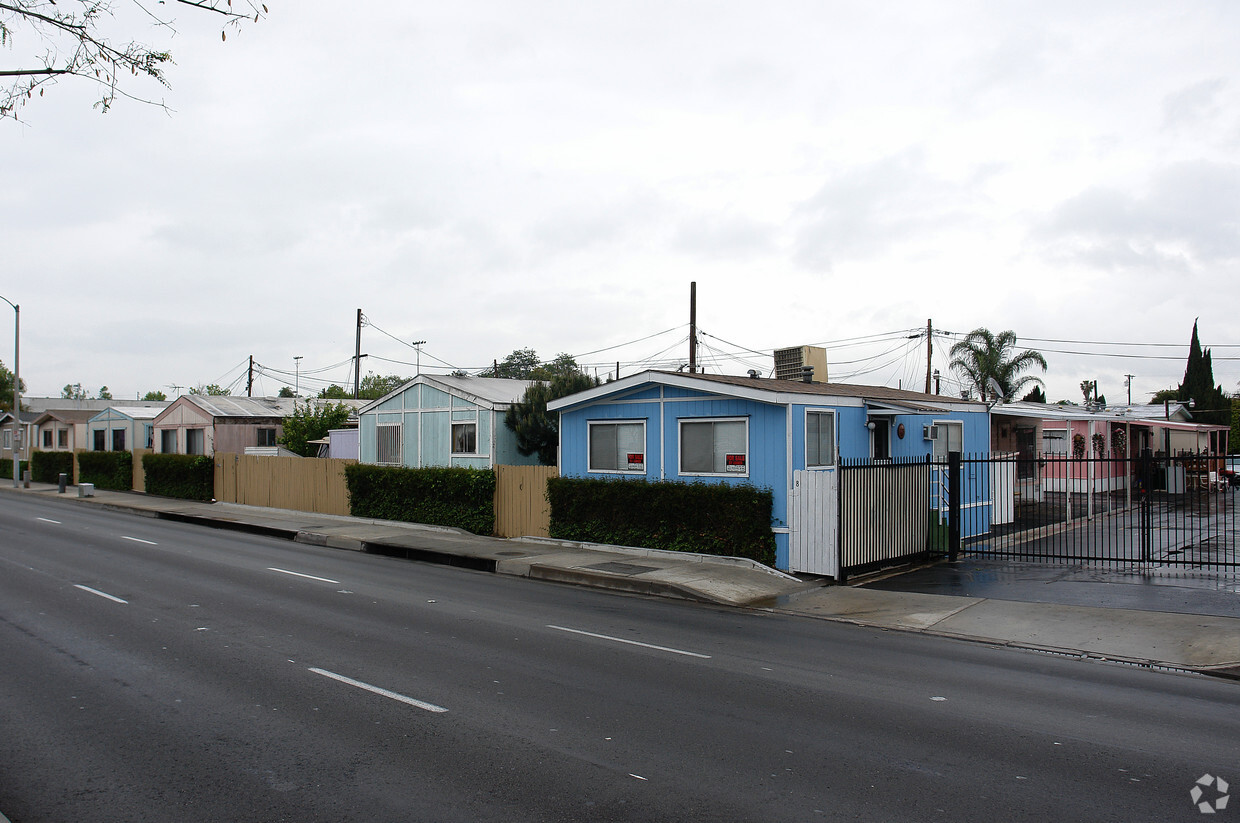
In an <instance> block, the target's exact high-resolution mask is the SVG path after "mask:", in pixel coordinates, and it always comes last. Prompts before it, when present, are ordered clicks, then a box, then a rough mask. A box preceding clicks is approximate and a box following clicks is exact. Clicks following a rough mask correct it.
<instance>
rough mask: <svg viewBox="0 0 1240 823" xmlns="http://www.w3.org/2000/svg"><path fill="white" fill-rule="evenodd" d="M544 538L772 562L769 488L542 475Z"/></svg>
mask: <svg viewBox="0 0 1240 823" xmlns="http://www.w3.org/2000/svg"><path fill="white" fill-rule="evenodd" d="M547 498H548V500H549V501H550V503H551V536H552V537H556V538H560V539H562V540H581V541H585V542H590V543H610V544H613V545H618V546H640V547H642V548H647V549H667V550H670V551H682V552H698V553H700V554H716V555H723V556H727V557H748V558H749V559H751V560H756V561H758V562H759V563H765V564H767V565H773V564H774V563H775V535H774V534H773V533H772V532H771V511H772V508H773V506H774V495H773V494H772V493H771V491H770V490H769V489H759V488H757V487H755V486H750V485H732V484H725V483H677V482H671V481H660V482H650V481H646V480H597V479H589V480H586V479H580V478H572V477H558V478H553V479H551V480H549V481H547Z"/></svg>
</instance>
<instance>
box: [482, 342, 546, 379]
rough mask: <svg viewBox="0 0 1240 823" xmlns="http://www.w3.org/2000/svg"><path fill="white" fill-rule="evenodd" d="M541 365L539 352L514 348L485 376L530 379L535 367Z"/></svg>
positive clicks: (484, 375) (485, 373)
mask: <svg viewBox="0 0 1240 823" xmlns="http://www.w3.org/2000/svg"><path fill="white" fill-rule="evenodd" d="M540 365H541V361H540V360H539V359H538V352H536V351H534V350H533V349H513V351H512V353H511V354H509V355H508V356H506V357H505V358H504V359H503V360H500V361H499V362H498V363H496V364H495V365H494V366H492V367H491V368H490V369H489V370H488V371H485V372H483V373H482V376H483V377H506V378H509V379H512V380H529V379H530V375H531V374H533V372H534V369H536V368H538V367H539V366H540Z"/></svg>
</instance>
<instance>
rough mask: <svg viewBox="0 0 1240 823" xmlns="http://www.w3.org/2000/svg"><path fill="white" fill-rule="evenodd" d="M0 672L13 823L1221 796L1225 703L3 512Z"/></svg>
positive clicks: (854, 635) (426, 570) (379, 566)
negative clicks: (1202, 784)
mask: <svg viewBox="0 0 1240 823" xmlns="http://www.w3.org/2000/svg"><path fill="white" fill-rule="evenodd" d="M0 660H2V661H3V663H2V665H0V707H2V708H3V720H2V721H0V812H2V813H4V814H5V815H7V816H8V817H9V818H10V819H11V820H12V821H13V823H28V822H29V821H44V820H48V821H84V820H126V821H128V820H148V821H165V820H167V821H198V820H203V821H206V820H211V821H220V820H227V821H276V820H296V821H316V820H323V821H347V820H359V821H361V820H365V821H389V820H392V821H396V820H402V821H405V820H408V821H422V820H424V821H455V820H462V821H465V820H468V821H488V820H496V821H500V820H502V821H525V820H531V821H533V820H548V821H557V820H565V821H569V820H573V821H575V820H582V821H587V820H588V821H607V820H639V821H746V820H754V821H759V820H760V821H782V820H788V821H805V820H818V819H846V820H875V821H901V820H908V821H924V820H1010V821H1016V820H1038V821H1042V820H1123V821H1133V820H1137V821H1139V820H1200V819H1203V817H1202V815H1201V813H1200V812H1199V811H1198V810H1197V808H1196V807H1195V806H1194V805H1193V803H1192V801H1191V799H1190V795H1189V792H1190V789H1191V788H1192V787H1193V785H1194V781H1196V780H1197V779H1198V778H1199V777H1201V776H1203V775H1205V774H1207V773H1208V774H1210V775H1219V776H1222V777H1224V778H1225V779H1226V780H1228V781H1229V782H1232V781H1235V784H1236V785H1237V786H1238V787H1240V684H1236V683H1234V682H1228V681H1218V680H1212V679H1209V678H1205V677H1198V676H1189V675H1182V674H1171V673H1162V672H1152V671H1147V670H1141V669H1135V668H1129V667H1122V666H1118V665H1107V664H1100V663H1096V662H1088V661H1079V660H1070V659H1064V658H1059V657H1053V656H1049V655H1039V654H1035V653H1029V652H1019V651H1012V650H1006V649H995V648H989V647H986V646H982V645H977V644H970V643H964V642H955V641H950V640H944V639H940V638H933V637H927V636H922V635H911V634H902V633H898V632H883V631H879V630H872V629H864V628H858V627H853V626H846V625H840V624H834V623H828V622H823V621H815V620H810V619H805V618H796V617H788V616H783V615H777V614H772V613H764V612H742V611H736V610H726V609H719V608H712V607H707V606H701V605H695V604H688V603H677V602H663V601H657V600H651V599H645V598H640V597H629V596H622V595H616V594H610V593H601V592H594V591H587V590H582V589H576V588H571V587H565V586H558V585H555V584H549V583H539V582H535V581H529V580H524V579H519V578H507V577H502V576H496V575H488V574H484V573H479V572H471V571H465V570H461V569H453V568H444V567H438V566H430V565H425V564H419V563H411V562H407V561H401V560H394V559H390V558H383V557H375V556H369V555H363V554H355V553H350V552H341V551H335V550H331V549H318V548H313V547H307V546H302V545H297V544H291V543H286V542H282V541H277V540H271V539H266V538H257V537H249V536H244V535H238V534H236V533H231V532H216V531H211V530H207V529H201V528H195V527H190V526H181V525H176V524H170V523H165V522H162V521H158V520H150V519H145V518H139V517H134V516H131V515H123V514H116V513H110V512H106V511H98V510H95V509H93V508H86V507H79V506H74V505H71V504H67V503H60V502H57V501H39V500H33V499H30V498H25V497H21V498H18V497H12V498H4V499H0ZM1216 794H1217V792H1216V789H1215V788H1213V787H1210V788H1209V790H1208V791H1205V792H1203V797H1204V799H1205V801H1212V800H1214V799H1215V795H1216ZM1235 805H1236V808H1233V809H1228V810H1224V811H1223V812H1220V813H1219V815H1218V816H1217V818H1210V819H1219V820H1224V819H1225V815H1226V814H1233V815H1237V814H1240V801H1237V802H1236V804H1235Z"/></svg>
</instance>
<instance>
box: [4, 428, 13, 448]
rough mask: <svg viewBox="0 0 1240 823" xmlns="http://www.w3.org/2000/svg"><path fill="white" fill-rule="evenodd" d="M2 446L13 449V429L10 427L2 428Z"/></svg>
mask: <svg viewBox="0 0 1240 823" xmlns="http://www.w3.org/2000/svg"><path fill="white" fill-rule="evenodd" d="M4 448H6V449H9V450H10V451H11V450H12V449H13V430H12V429H5V430H4Z"/></svg>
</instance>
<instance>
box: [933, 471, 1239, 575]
mask: <svg viewBox="0 0 1240 823" xmlns="http://www.w3.org/2000/svg"><path fill="white" fill-rule="evenodd" d="M946 473H947V474H948V475H949V476H948V477H947V478H945V479H944V480H943V481H942V483H941V484H940V485H941V486H942V485H943V484H946V485H950V483H951V482H952V477H951V471H950V470H948V471H947V472H946ZM958 477H959V483H960V490H959V492H958V494H957V495H956V496H955V498H953V496H952V494H951V493H950V491H947V490H943V489H940V498H939V500H937V501H936V503H935V504H934V506H933V508H934V510H935V512H936V514H937V515H938V516H939V518H940V519H941V521H942V522H943V523H944V524H945V525H946V526H947V529H948V531H947V533H946V534H944V533H943V532H942V531H938V532H934V533H933V534H932V535H931V537H932V543H931V546H930V550H931V551H938V552H943V553H948V554H951V553H953V552H954V551H962V552H965V553H968V554H970V555H973V556H980V557H995V558H1009V559H1013V560H1020V561H1025V562H1057V563H1067V564H1088V565H1115V566H1142V567H1144V568H1147V569H1151V570H1152V569H1157V568H1175V569H1197V570H1206V571H1221V570H1233V571H1234V570H1237V569H1240V556H1238V552H1237V546H1238V545H1240V539H1238V537H1240V534H1238V533H1240V518H1238V517H1237V511H1236V497H1235V495H1236V491H1235V490H1234V487H1233V486H1232V485H1231V482H1230V481H1231V477H1230V475H1229V473H1228V472H1227V471H1226V468H1225V463H1224V458H1222V457H1218V456H1212V455H1200V454H1182V455H1176V456H1169V457H1159V456H1153V455H1146V456H1144V457H1135V458H1112V457H1105V456H1103V457H1088V458H1076V457H1071V456H1066V455H1054V456H1044V457H1041V458H1036V459H1027V458H1020V457H1018V456H1015V455H990V456H986V457H963V458H960V460H959V472H958ZM953 499H954V500H955V501H956V503H957V504H958V506H957V505H953ZM957 509H958V514H957V516H956V517H955V519H953V514H955V513H957ZM957 523H958V524H959V529H960V536H959V539H958V540H957V539H954V538H953V532H954V528H955V524H957Z"/></svg>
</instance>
